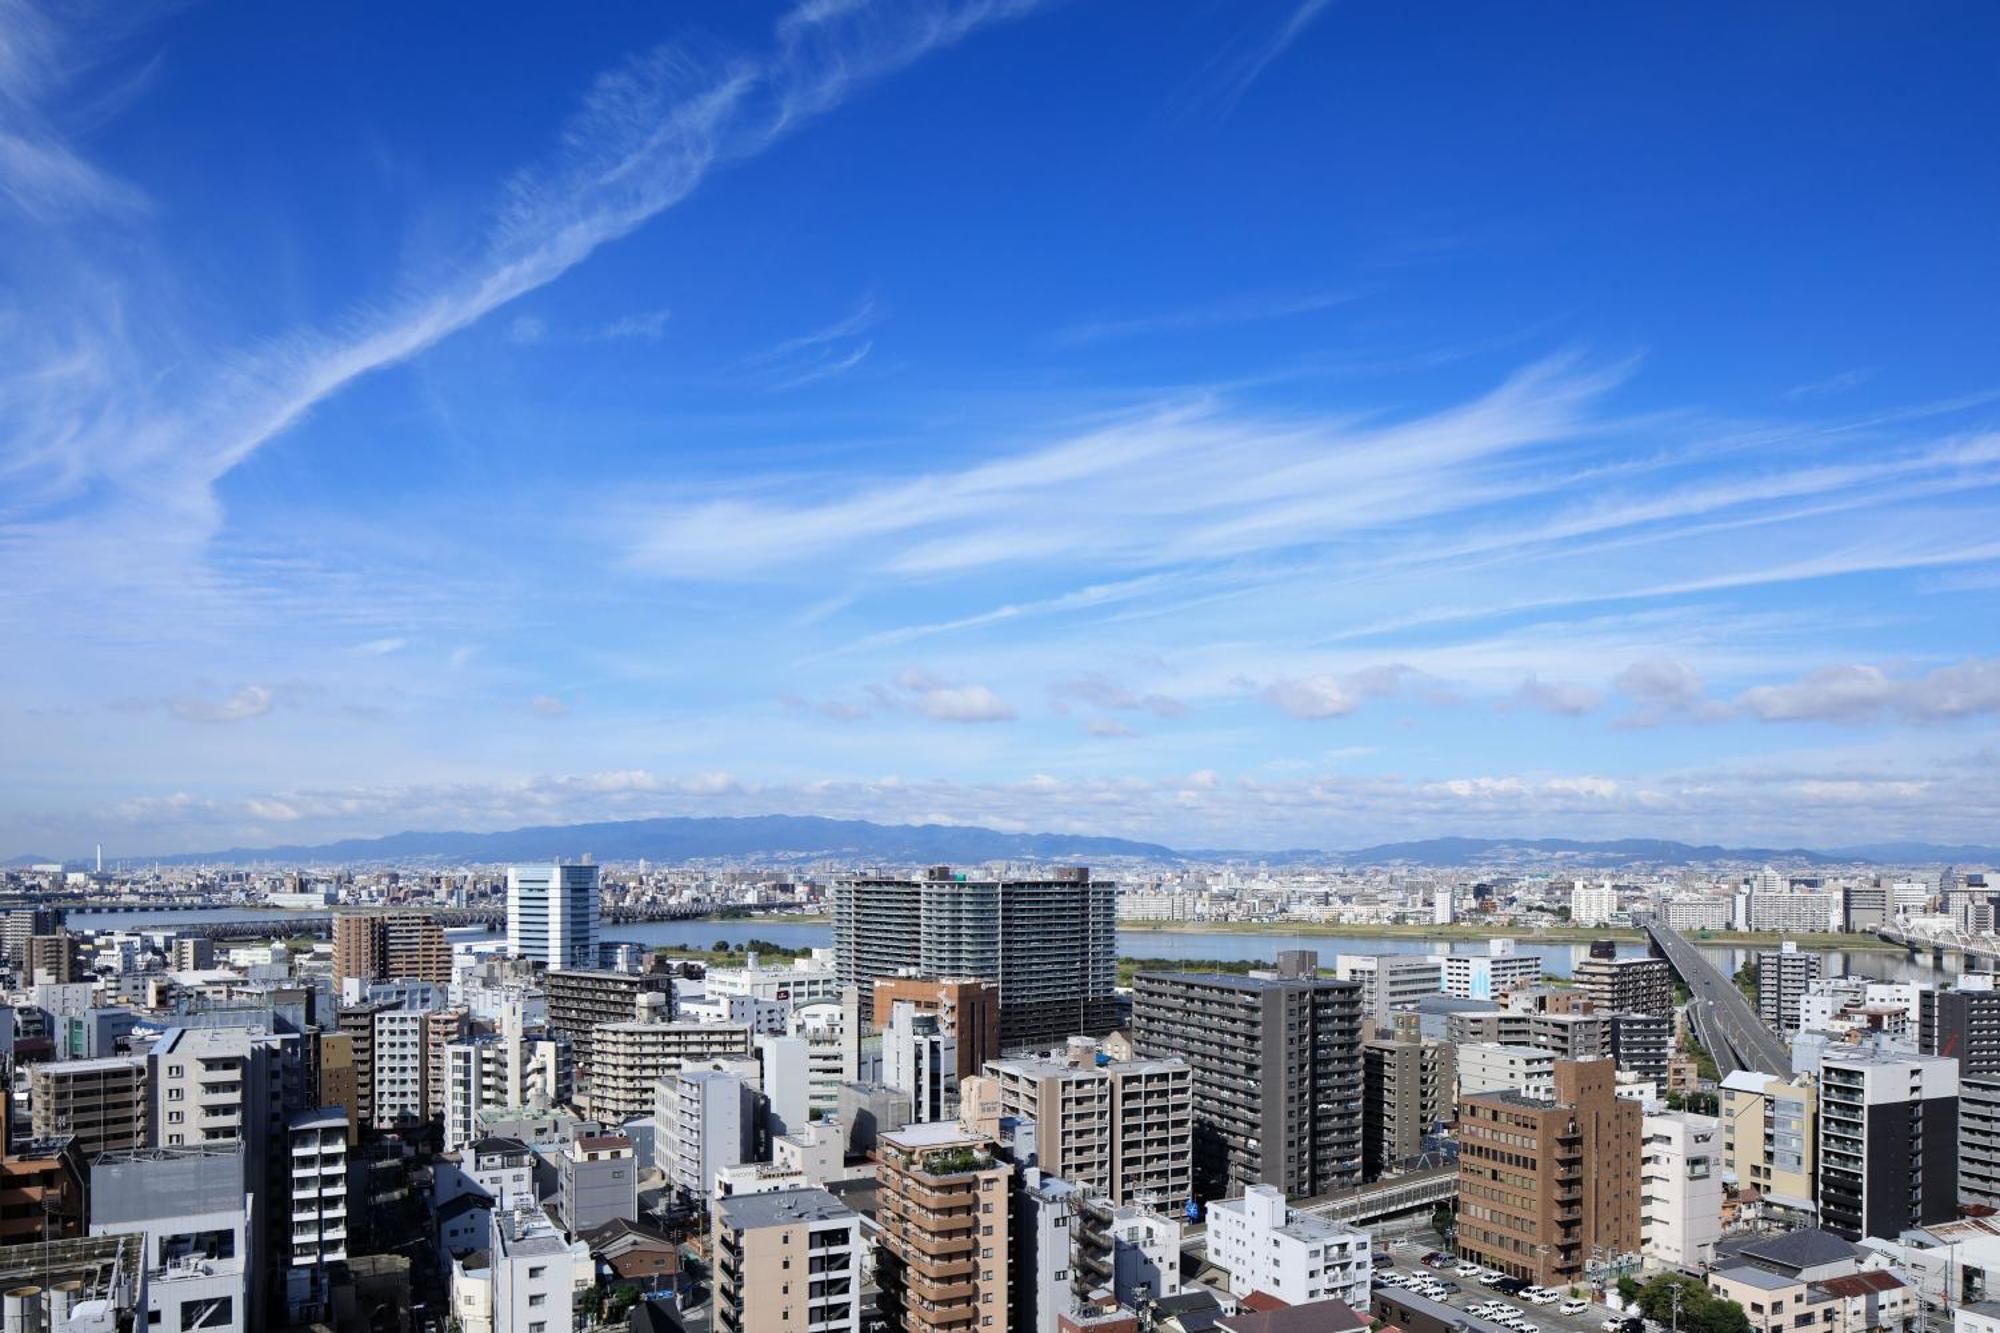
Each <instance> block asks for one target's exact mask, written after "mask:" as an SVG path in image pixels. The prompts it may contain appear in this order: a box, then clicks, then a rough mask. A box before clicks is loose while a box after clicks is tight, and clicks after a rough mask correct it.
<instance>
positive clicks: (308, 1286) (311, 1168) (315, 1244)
mask: <svg viewBox="0 0 2000 1333" xmlns="http://www.w3.org/2000/svg"><path fill="white" fill-rule="evenodd" d="M286 1131H287V1138H288V1140H289V1144H288V1146H289V1150H290V1160H291V1168H292V1179H291V1185H292V1189H291V1194H292V1199H291V1203H292V1252H291V1256H290V1271H289V1272H288V1273H286V1275H285V1309H286V1312H287V1314H288V1315H289V1316H290V1318H291V1320H292V1322H293V1323H305V1322H308V1321H312V1320H319V1319H325V1318H328V1317H329V1316H330V1313H331V1308H332V1307H331V1302H332V1284H331V1276H330V1274H329V1273H328V1272H327V1265H329V1264H340V1263H346V1262H347V1111H346V1109H345V1108H344V1107H339V1106H323V1107H321V1108H320V1109H319V1110H317V1111H302V1112H300V1113H299V1114H297V1115H295V1116H293V1117H292V1118H291V1120H290V1121H289V1122H288V1123H287V1125H286Z"/></svg>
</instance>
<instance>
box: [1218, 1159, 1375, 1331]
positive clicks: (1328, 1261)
mask: <svg viewBox="0 0 2000 1333" xmlns="http://www.w3.org/2000/svg"><path fill="white" fill-rule="evenodd" d="M1208 1258H1209V1262H1210V1263H1212V1264H1214V1265H1216V1266H1217V1267H1218V1268H1226V1269H1228V1270H1229V1291H1230V1294H1231V1295H1232V1296H1235V1297H1236V1298H1237V1299H1238V1300H1241V1299H1243V1298H1244V1297H1245V1296H1248V1295H1249V1294H1250V1293H1251V1292H1253V1291H1262V1292H1268V1293H1269V1294H1271V1295H1273V1296H1276V1297H1277V1298H1278V1299H1279V1300H1281V1301H1283V1302H1285V1304H1287V1305H1305V1304H1307V1303H1308V1302H1311V1301H1327V1300H1336V1301H1345V1302H1347V1304H1348V1305H1349V1306H1351V1307H1352V1308H1354V1309H1357V1310H1365V1309H1367V1308H1368V1296H1369V1292H1368V1283H1369V1277H1370V1273H1371V1269H1372V1267H1373V1265H1372V1262H1371V1260H1370V1257H1369V1250H1368V1233H1367V1232H1365V1231H1356V1230H1354V1229H1352V1228H1350V1227H1343V1226H1337V1225H1335V1224H1334V1223H1332V1222H1328V1221H1326V1220H1325V1219H1324V1218H1319V1217H1314V1216H1313V1215H1312V1214H1310V1213H1294V1212H1292V1210H1291V1209H1290V1207H1289V1206H1287V1204H1286V1203H1285V1195H1284V1191H1283V1190H1280V1189H1278V1188H1277V1187H1276V1186H1274V1185H1252V1186H1251V1187H1250V1188H1249V1189H1247V1190H1245V1191H1244V1192H1243V1197H1242V1198H1240V1199H1221V1200H1218V1201H1216V1202H1215V1203H1212V1204H1210V1205H1209V1209H1208Z"/></svg>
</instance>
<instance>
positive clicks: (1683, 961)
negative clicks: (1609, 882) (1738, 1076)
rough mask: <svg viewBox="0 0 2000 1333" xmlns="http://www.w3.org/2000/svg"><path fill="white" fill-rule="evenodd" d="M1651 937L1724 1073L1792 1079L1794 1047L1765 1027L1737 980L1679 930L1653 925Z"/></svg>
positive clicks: (1698, 1032)
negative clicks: (1745, 1071) (1682, 988)
mask: <svg viewBox="0 0 2000 1333" xmlns="http://www.w3.org/2000/svg"><path fill="white" fill-rule="evenodd" d="M1646 934H1647V936H1648V937H1649V938H1650V939H1651V940H1652V942H1653V948H1654V949H1655V950H1656V951H1658V953H1659V954H1660V956H1661V957H1663V958H1665V959H1666V960H1667V965H1668V966H1669V967H1671V968H1673V970H1674V973H1675V974H1676V975H1677V976H1679V977H1680V979H1681V980H1682V981H1683V982H1685V983H1686V985H1687V988H1688V993H1689V995H1690V996H1691V997H1692V998H1691V999H1690V1000H1689V1002H1688V1013H1689V1015H1690V1016H1691V1017H1692V1018H1693V1020H1694V1027H1695V1035H1696V1036H1697V1037H1699V1038H1700V1039H1701V1044H1702V1045H1703V1046H1705V1047H1707V1048H1708V1053H1709V1054H1710V1055H1712V1056H1714V1057H1715V1067H1716V1069H1717V1070H1718V1071H1719V1072H1721V1073H1722V1074H1725V1075H1727V1074H1733V1073H1735V1072H1736V1071H1738V1070H1740V1069H1754V1070H1758V1071H1760V1072H1762V1073H1766V1074H1777V1075H1780V1076H1782V1077H1790V1076H1791V1072H1792V1052H1791V1048H1790V1047H1789V1046H1788V1045H1786V1044H1785V1041H1784V1040H1783V1038H1781V1037H1779V1036H1778V1034H1777V1033H1775V1032H1773V1031H1771V1029H1769V1028H1767V1027H1765V1026H1764V1023H1763V1020H1762V1019H1760V1018H1758V1017H1757V1011H1756V1010H1754V1009H1752V1008H1751V1007H1750V1002H1749V1001H1748V1000H1746V999H1744V998H1743V992H1742V991H1740V990H1738V989H1736V983H1735V982H1734V981H1732V980H1730V979H1729V978H1728V977H1725V976H1723V975H1722V973H1721V972H1720V971H1718V970H1717V969H1716V967H1715V965H1714V964H1713V963H1711V962H1709V961H1708V959H1706V958H1704V957H1703V956H1702V953H1701V950H1699V949H1697V948H1696V947H1695V946H1694V945H1692V944H1690V943H1688V941H1687V939H1686V938H1685V937H1684V936H1682V935H1681V933H1680V932H1679V931H1677V930H1669V929H1668V928H1667V927H1665V926H1663V925H1660V924H1659V923H1658V922H1653V921H1649V922H1647V923H1646Z"/></svg>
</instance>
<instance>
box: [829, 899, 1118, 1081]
mask: <svg viewBox="0 0 2000 1333" xmlns="http://www.w3.org/2000/svg"><path fill="white" fill-rule="evenodd" d="M1117 904H1118V886H1117V885H1116V884H1115V883H1113V882H1112V881H1110V880H1098V879H1092V878H1091V877H1090V870H1089V868H1088V867H1085V866H1071V867H1067V868H1064V869H1061V870H1057V871H1054V872H1053V873H1051V874H1049V875H1048V876H1046V877H1043V878H1039V879H974V878H972V877H970V876H968V875H962V874H957V873H954V872H953V870H952V869H951V867H950V866H933V867H931V868H930V869H929V870H927V871H925V872H924V875H923V877H922V878H921V879H898V878H876V879H863V878H857V879H849V880H841V881H839V882H838V883H836V884H835V885H834V887H833V948H834V957H835V966H836V967H837V968H838V970H839V974H840V984H841V986H842V987H848V986H853V987H855V988H856V989H857V990H858V991H859V993H860V996H859V998H860V1005H861V1017H862V1019H863V1020H864V1021H877V1020H876V1016H875V1015H874V1013H873V1007H874V1006H873V998H874V988H875V982H877V981H878V980H880V979H882V978H884V977H924V978H929V979H934V980H944V979H948V978H964V979H967V980H973V981H991V982H993V983H995V984H996V985H998V986H999V988H1000V1046H1001V1049H1002V1050H1004V1051H1029V1050H1047V1049H1049V1048H1052V1047H1056V1046H1060V1045H1062V1044H1063V1043H1064V1042H1065V1041H1066V1040H1068V1039H1069V1038H1070V1037H1073V1036H1077V1035H1079V1034H1081V1035H1085V1036H1102V1035H1103V1034H1105V1033H1107V1032H1109V1031H1110V1030H1111V1029H1112V1028H1113V1027H1114V1026H1115V1025H1116V1023H1117V1020H1118V1001H1117V996H1116V994H1115V988H1116V986H1117V981H1118V913H1117ZM882 1017H885V1018H886V1017H887V1016H886V1015H883V1016H882Z"/></svg>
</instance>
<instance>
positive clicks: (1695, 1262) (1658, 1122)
mask: <svg viewBox="0 0 2000 1333" xmlns="http://www.w3.org/2000/svg"><path fill="white" fill-rule="evenodd" d="M1644 1123H1645V1127H1646V1142H1645V1146H1644V1148H1643V1149H1642V1150H1641V1156H1640V1167H1639V1182H1640V1190H1639V1241H1640V1247H1641V1252H1642V1253H1643V1254H1644V1255H1645V1257H1646V1260H1647V1262H1648V1263H1649V1264H1656V1265H1658V1266H1660V1267H1662V1268H1678V1269H1680V1270H1682V1271H1683V1272H1690V1273H1698V1272H1701V1271H1703V1270H1704V1269H1706V1268H1708V1267H1709V1265H1710V1264H1712V1263H1713V1262H1714V1261H1715V1243H1716V1241H1718V1240H1720V1239H1721V1238H1722V1122H1721V1121H1720V1120H1717V1119H1715V1118H1714V1117H1713V1116H1705V1115H1691V1114H1688V1113H1686V1112H1679V1113H1675V1114H1671V1115H1649V1116H1647V1117H1646V1118H1645V1122H1644Z"/></svg>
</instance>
